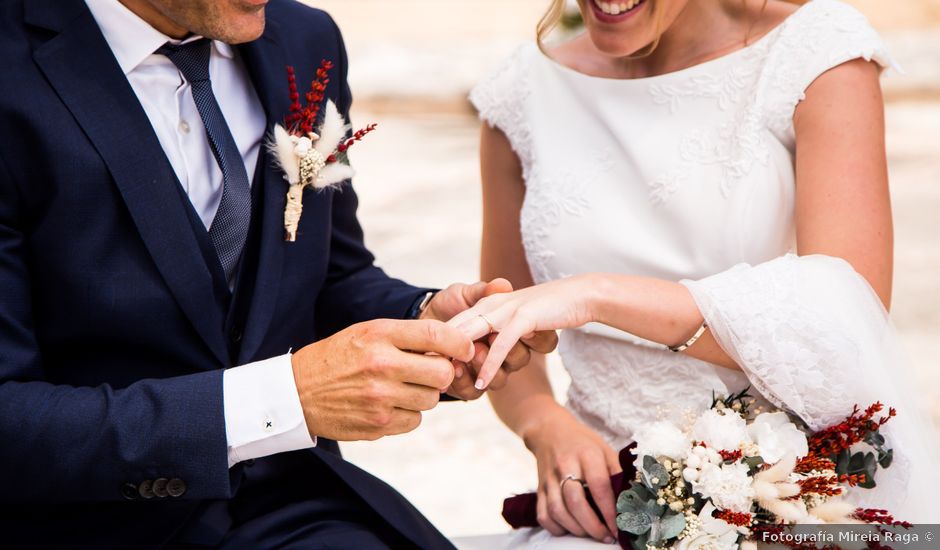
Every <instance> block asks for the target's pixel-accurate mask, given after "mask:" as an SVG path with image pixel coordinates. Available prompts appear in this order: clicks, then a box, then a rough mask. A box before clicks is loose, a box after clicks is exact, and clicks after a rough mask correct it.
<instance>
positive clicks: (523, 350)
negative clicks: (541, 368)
mask: <svg viewBox="0 0 940 550" xmlns="http://www.w3.org/2000/svg"><path fill="white" fill-rule="evenodd" d="M530 361H532V350H530V349H529V348H528V346H526V345H525V344H523V343H521V342H519V343H517V344H516V345H515V346H513V347H512V349H511V350H509V355H507V356H506V360H505V361H503V370H505V371H507V372H516V371H517V370H519V369H521V368H523V367H525V366H526V365H528V364H529V362H530Z"/></svg>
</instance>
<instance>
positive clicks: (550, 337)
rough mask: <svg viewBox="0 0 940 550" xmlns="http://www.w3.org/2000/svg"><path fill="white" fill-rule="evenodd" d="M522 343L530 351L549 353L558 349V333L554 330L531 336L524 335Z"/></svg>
mask: <svg viewBox="0 0 940 550" xmlns="http://www.w3.org/2000/svg"><path fill="white" fill-rule="evenodd" d="M522 343H523V344H525V345H526V346H528V347H529V348H530V349H532V351H537V352H538V353H551V352H553V351H555V348H556V347H558V333H556V332H555V331H554V330H542V331H539V332H536V333H534V334H531V335H526V336H525V337H524V338H523V339H522Z"/></svg>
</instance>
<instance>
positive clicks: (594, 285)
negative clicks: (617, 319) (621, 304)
mask: <svg viewBox="0 0 940 550" xmlns="http://www.w3.org/2000/svg"><path fill="white" fill-rule="evenodd" d="M577 277H578V279H579V284H580V287H581V289H580V292H581V295H582V297H583V298H582V306H583V307H584V308H585V309H586V311H587V317H588V318H589V319H590V321H591V322H596V323H604V324H606V322H607V315H606V313H605V312H606V311H607V309H608V308H609V307H610V298H611V296H613V292H614V291H615V290H616V289H615V288H613V287H614V285H613V284H612V282H611V280H610V277H609V276H608V275H607V274H606V273H586V274H584V275H578V276H577Z"/></svg>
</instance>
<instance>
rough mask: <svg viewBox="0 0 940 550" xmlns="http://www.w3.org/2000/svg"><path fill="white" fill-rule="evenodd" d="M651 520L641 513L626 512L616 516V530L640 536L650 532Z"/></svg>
mask: <svg viewBox="0 0 940 550" xmlns="http://www.w3.org/2000/svg"><path fill="white" fill-rule="evenodd" d="M651 524H652V520H651V519H650V517H649V516H648V515H647V514H645V513H643V512H627V513H624V514H620V515H618V516H617V528H619V529H620V530H621V531H626V532H627V533H632V534H634V535H642V534H643V533H646V532H647V531H649V530H650V525H651Z"/></svg>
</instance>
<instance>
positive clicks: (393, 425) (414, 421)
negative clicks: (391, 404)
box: [384, 409, 421, 435]
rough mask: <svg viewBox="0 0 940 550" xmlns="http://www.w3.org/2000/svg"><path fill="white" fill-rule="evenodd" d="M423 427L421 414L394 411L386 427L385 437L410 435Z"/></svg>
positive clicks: (400, 410) (401, 410) (399, 410)
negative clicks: (409, 433) (419, 427)
mask: <svg viewBox="0 0 940 550" xmlns="http://www.w3.org/2000/svg"><path fill="white" fill-rule="evenodd" d="M420 425H421V413H419V412H415V411H407V410H404V409H394V410H393V411H392V416H391V420H389V422H388V425H387V426H385V430H384V431H385V435H399V434H405V433H408V432H410V431H412V430H414V429H416V428H417V427H418V426H420Z"/></svg>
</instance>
